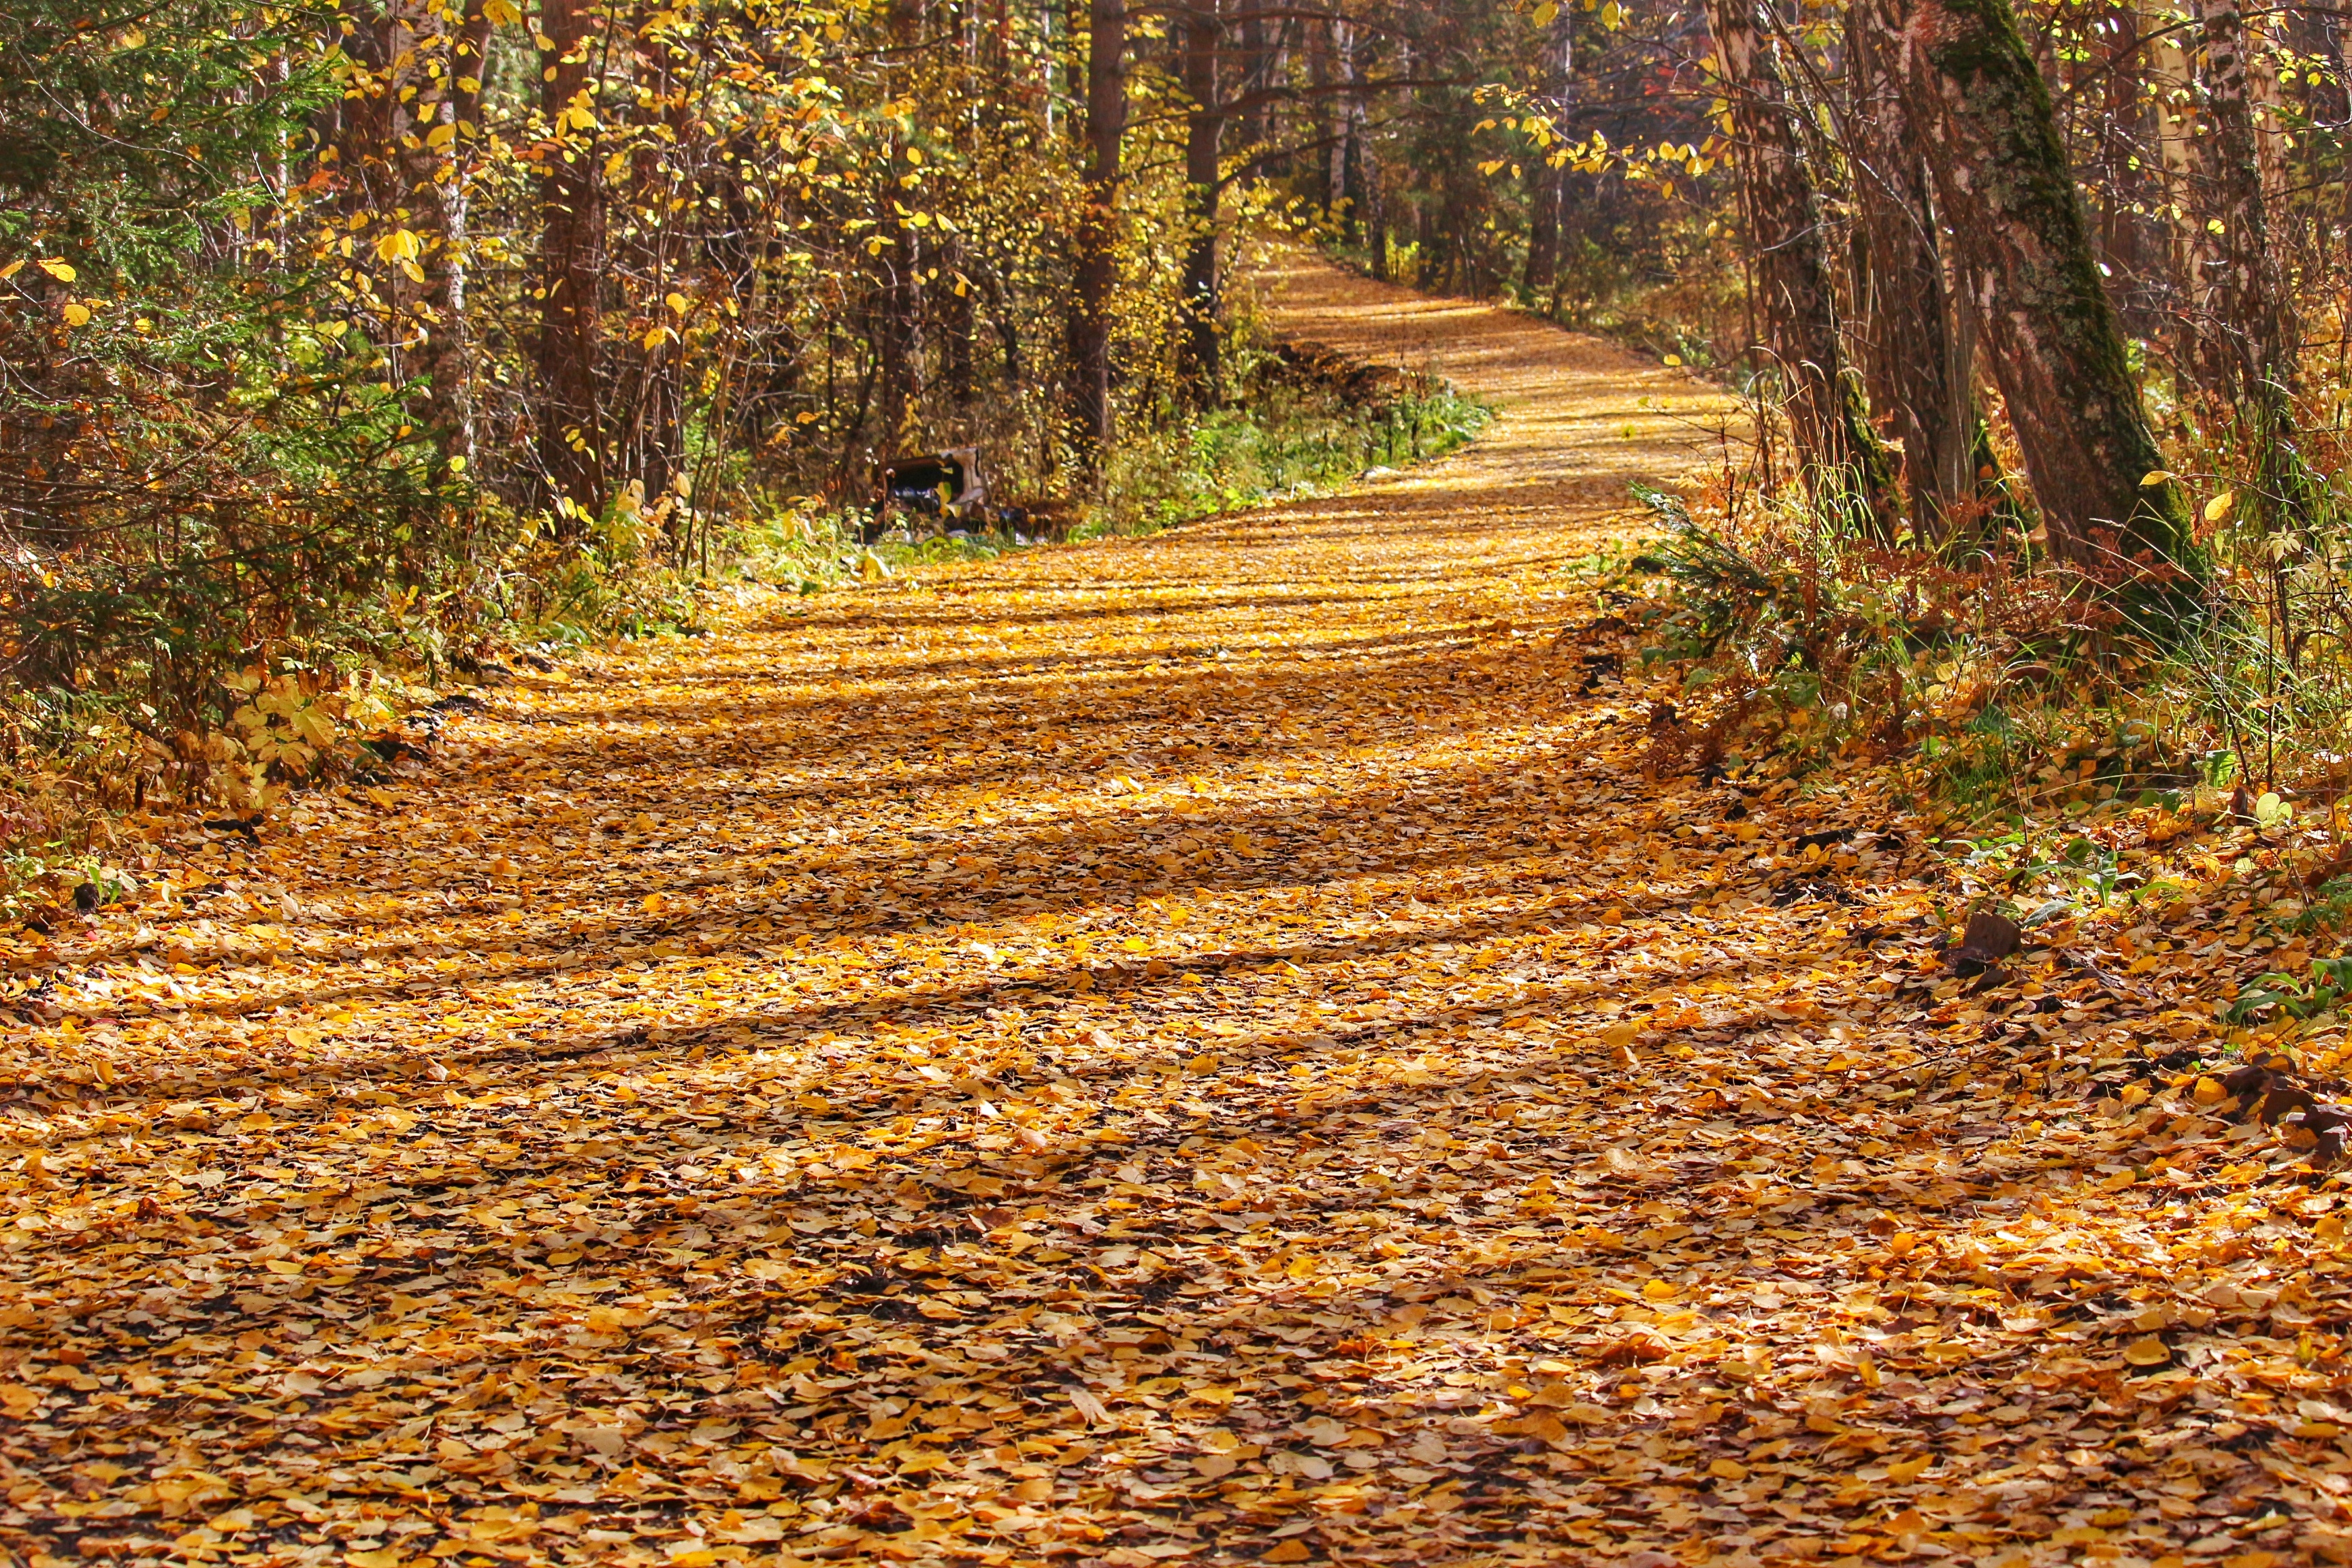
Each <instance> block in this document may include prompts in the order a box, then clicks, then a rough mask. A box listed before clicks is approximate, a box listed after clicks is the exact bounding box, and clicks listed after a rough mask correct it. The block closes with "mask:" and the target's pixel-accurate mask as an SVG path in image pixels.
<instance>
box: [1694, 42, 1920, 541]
mask: <svg viewBox="0 0 2352 1568" xmlns="http://www.w3.org/2000/svg"><path fill="white" fill-rule="evenodd" d="M1758 3H1759V0H1708V5H1707V21H1708V26H1709V29H1710V31H1712V32H1713V34H1714V36H1715V47H1716V52H1717V56H1718V58H1720V60H1721V62H1722V68H1723V77H1724V89H1725V91H1726V93H1727V95H1728V97H1729V98H1730V100H1731V115H1732V124H1733V128H1734V131H1735V132H1736V133H1737V135H1738V143H1739V146H1738V163H1739V174H1740V181H1739V184H1740V192H1741V195H1742V197H1743V200H1744V204H1745V205H1746V208H1747V217H1748V249H1749V251H1750V253H1751V254H1753V255H1754V256H1755V258H1756V288H1757V292H1758V293H1759V295H1760V296H1761V298H1760V300H1759V307H1760V313H1761V315H1762V317H1763V321H1764V327H1765V338H1766V346H1767V347H1768V348H1769V351H1770V353H1771V355H1772V358H1773V360H1774V361H1775V362H1776V363H1775V368H1776V369H1777V370H1778V371H1779V373H1780V377H1781V380H1782V383H1783V384H1784V385H1785V386H1786V387H1787V389H1788V392H1787V406H1788V416H1789V429H1790V437H1791V438H1792V439H1793V440H1794V441H1795V444H1796V449H1797V460H1798V465H1799V468H1800V469H1801V473H1802V475H1803V478H1804V482H1805V485H1806V488H1807V489H1808V490H1809V491H1810V492H1811V494H1812V495H1813V496H1814V497H1815V499H1816V500H1822V501H1826V502H1829V503H1831V504H1832V506H1833V507H1836V508H1839V509H1843V510H1848V511H1849V512H1850V513H1851V514H1852V521H1853V522H1855V523H1856V524H1858V525H1861V526H1863V527H1865V528H1868V529H1870V530H1872V531H1876V532H1880V533H1891V532H1892V530H1893V525H1894V520H1895V506H1894V499H1893V480H1892V478H1891V476H1890V475H1889V473H1888V471H1887V463H1886V456H1885V449H1884V448H1883V447H1881V446H1880V445H1879V443H1878V441H1877V439H1876V437H1875V436H1874V433H1873V432H1872V431H1871V429H1870V426H1868V425H1867V424H1866V423H1865V422H1864V418H1863V411H1862V406H1861V397H1860V394H1859V392H1858V390H1857V389H1856V387H1855V385H1854V378H1853V377H1852V376H1850V375H1848V374H1846V365H1845V352H1844V348H1843V344H1842V342H1840V338H1839V331H1838V310H1837V300H1836V296H1835V294H1834V293H1833V291H1832V286H1831V279H1830V268H1829V259H1828V257H1827V255H1826V253H1825V247H1824V246H1823V243H1822V224H1821V204H1820V202H1819V200H1818V199H1817V197H1816V195H1815V193H1814V190H1813V182H1812V176H1811V171H1810V170H1808V169H1807V167H1806V165H1805V159H1804V154H1803V148H1802V144H1801V142H1799V140H1798V132H1797V126H1796V123H1795V121H1794V119H1793V115H1794V112H1795V106H1794V105H1793V104H1792V103H1791V101H1790V93H1789V89H1788V84H1787V81H1786V80H1785V79H1784V78H1783V76H1782V74H1781V70H1780V61H1779V57H1778V50H1777V48H1776V47H1775V45H1774V43H1773V41H1772V40H1771V39H1770V38H1769V37H1767V35H1766V33H1765V30H1764V25H1763V19H1762V17H1761V16H1760V15H1759V12H1758V8H1757V7H1758Z"/></svg>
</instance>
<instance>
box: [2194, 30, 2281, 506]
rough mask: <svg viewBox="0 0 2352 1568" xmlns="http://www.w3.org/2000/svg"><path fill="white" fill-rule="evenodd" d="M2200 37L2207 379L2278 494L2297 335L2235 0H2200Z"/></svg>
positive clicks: (2200, 257) (2270, 492)
mask: <svg viewBox="0 0 2352 1568" xmlns="http://www.w3.org/2000/svg"><path fill="white" fill-rule="evenodd" d="M2196 11H2197V16H2198V23H2199V31H2200V36H2201V41H2202V43H2203V45H2204V51H2203V58H2202V60H2201V62H2200V71H2199V73H2198V74H2199V85H2200V87H2201V88H2202V89H2204V94H2203V95H2204V99H2205V113H2206V121H2207V124H2206V133H2205V134H2204V135H2203V136H2201V137H2200V138H2199V139H2198V142H2197V148H2198V153H2199V157H2200V162H2201V163H2203V165H2204V167H2203V168H2202V170H2201V171H2200V173H2201V174H2202V175H2203V178H2202V180H2201V181H2200V187H2201V195H2203V197H2204V200H2203V202H2202V204H2200V205H2201V207H2202V211H2201V213H2200V216H2202V217H2203V219H2204V220H2205V221H2204V222H2202V223H2201V224H2200V225H2198V226H2197V237H2198V241H2199V244H2198V248H2197V262H2198V264H2199V265H2198V277H2197V279H2196V283H2197V287H2198V289H2199V292H2200V295H2201V299H2200V303H2201V304H2202V305H2203V307H2204V309H2203V310H2202V311H2201V312H2200V314H2201V316H2202V318H2203V321H2204V323H2205V327H2206V331H2205V342H2204V348H2205V357H2206V361H2207V365H2208V377H2209V384H2210V385H2212V386H2213V387H2214V388H2215V389H2216V390H2217V391H2219V392H2220V393H2221V395H2223V396H2225V397H2227V398H2228V399H2229V400H2230V401H2231V404H2232V405H2235V406H2236V408H2237V410H2238V415H2239V418H2240V420H2241V422H2242V426H2243V433H2244V436H2245V437H2246V439H2247V440H2248V441H2249V442H2250V443H2251V444H2252V447H2254V450H2255V455H2256V459H2257V462H2258V464H2259V465H2260V466H2261V467H2262V468H2263V469H2264V470H2265V471H2264V473H2263V481H2264V482H2263V483H2262V484H2261V485H2260V489H2262V490H2263V493H2264V495H2265V497H2266V499H2269V500H2279V499H2281V498H2279V497H2278V496H2277V495H2276V490H2277V489H2278V487H2277V485H2276V484H2275V483H2273V482H2271V481H2273V480H2275V479H2277V478H2279V477H2280V475H2281V473H2282V472H2283V469H2280V468H2279V464H2278V461H2277V459H2278V458H2282V457H2283V456H2284V454H2283V453H2279V452H2276V451H2274V450H2273V449H2274V448H2278V447H2283V446H2284V445H2286V444H2288V443H2291V442H2292V441H2293V440H2294V410H2293V407H2292V404H2291V399H2292V388H2293V385H2294V349H2293V344H2294V339H2295V332H2294V326H2293V324H2292V323H2293V318H2292V314H2291V307H2290V306H2289V304H2288V302H2287V299H2286V290H2285V289H2284V287H2283V285H2282V284H2281V282H2280V279H2279V274H2278V268H2277V266H2276V259H2275V257H2274V254H2273V248H2272V236H2271V226H2270V214H2269V212H2268V209H2267V204H2266V203H2265V202H2264V200H2263V170H2262V154H2261V147H2260V135H2259V132H2258V131H2257V129H2256V127H2255V122H2254V110H2253V104H2252V99H2251V97H2250V95H2249V93H2248V90H2247V72H2246V31H2245V23H2244V20H2243V18H2242V16H2240V15H2239V11H2238V0H2196Z"/></svg>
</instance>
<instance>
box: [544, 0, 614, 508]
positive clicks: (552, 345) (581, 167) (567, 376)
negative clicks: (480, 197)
mask: <svg viewBox="0 0 2352 1568" xmlns="http://www.w3.org/2000/svg"><path fill="white" fill-rule="evenodd" d="M540 31H541V33H542V34H543V35H544V36H545V37H546V38H547V40H548V44H547V47H546V48H545V49H544V50H543V51H542V52H541V62H540V64H541V89H540V100H541V108H542V110H544V111H545V113H546V115H547V118H548V121H549V123H550V125H551V128H552V129H553V130H554V132H555V133H556V134H555V142H556V145H555V147H554V148H553V149H552V150H551V151H550V152H549V153H548V154H547V159H546V162H545V163H544V164H543V165H542V170H541V176H540V212H541V219H540V286H541V289H542V290H543V292H542V294H541V301H540V316H539V383H540V414H539V460H540V468H541V473H542V475H543V476H544V479H545V483H546V485H547V488H548V499H549V500H551V502H554V503H557V510H558V522H557V529H558V531H559V532H562V533H564V534H566V535H570V534H573V533H577V532H578V531H580V529H581V527H582V526H583V524H584V522H585V520H586V519H588V518H591V517H593V516H594V515H596V512H597V510H599V509H600V508H601V507H602V506H603V504H604V428H603V423H602V420H601V419H600V417H599V415H600V408H599V398H598V395H597V391H598V388H597V376H598V364H597V347H598V335H599V334H598V331H597V326H598V321H597V317H598V310H597V296H598V293H599V285H600V280H601V278H602V275H603V271H604V183H603V177H602V174H601V170H600V167H599V162H598V156H597V148H596V142H597V134H596V133H597V129H598V126H597V119H596V115H597V110H598V104H597V102H596V95H595V91H594V87H595V76H596V72H595V71H594V68H593V65H592V62H591V59H590V56H591V54H592V53H593V51H594V50H595V49H596V48H597V47H599V33H598V29H597V26H596V13H595V9H594V7H593V5H591V4H589V0H541V6H540ZM563 502H569V503H571V509H572V510H568V511H567V510H565V509H564V508H563V507H562V504H561V503H563Z"/></svg>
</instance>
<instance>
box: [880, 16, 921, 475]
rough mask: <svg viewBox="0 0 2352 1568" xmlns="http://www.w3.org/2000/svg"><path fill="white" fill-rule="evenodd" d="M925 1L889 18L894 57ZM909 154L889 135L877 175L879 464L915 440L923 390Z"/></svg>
mask: <svg viewBox="0 0 2352 1568" xmlns="http://www.w3.org/2000/svg"><path fill="white" fill-rule="evenodd" d="M923 20H924V0H897V3H896V4H893V5H891V7H890V12H889V24H888V26H889V38H890V45H891V48H892V52H893V55H894V57H898V58H904V57H906V56H908V55H909V54H910V53H911V51H912V50H913V49H914V48H915V47H916V46H917V45H918V44H919V42H920V41H921V38H922V35H923ZM904 152H905V150H904V149H903V148H902V147H901V146H900V145H899V142H898V133H897V132H895V131H893V132H889V133H888V155H887V157H886V158H885V159H884V160H883V162H882V164H881V166H880V168H879V169H878V171H877V178H876V183H875V190H874V237H875V238H876V239H877V240H879V241H880V242H881V245H880V248H879V249H877V250H876V251H875V252H874V256H873V260H874V283H875V295H874V354H875V359H876V362H877V365H876V371H875V375H876V387H875V391H876V410H877V416H878V423H879V428H878V429H877V432H876V435H875V444H876V451H875V456H876V457H877V458H887V457H890V456H891V455H893V454H894V453H896V452H898V451H900V450H901V449H903V447H904V446H905V444H906V443H908V441H910V440H911V439H913V437H914V435H915V416H916V407H917V403H918V399H919V393H920V389H919V387H918V386H917V384H916V372H917V369H918V366H919V361H920V357H921V355H920V344H919V342H917V333H918V330H919V329H918V324H917V321H916V312H917V310H918V308H919V304H920V302H921V296H920V293H919V290H918V289H917V288H916V286H915V279H916V268H915V246H914V237H913V236H912V235H910V234H909V233H908V228H907V225H906V223H905V221H904V220H902V219H901V218H900V217H899V216H898V206H899V201H898V192H899V185H898V181H899V179H900V177H901V175H902V174H903V173H904V170H903V169H902V167H901V163H900V160H901V158H902V157H903V156H904Z"/></svg>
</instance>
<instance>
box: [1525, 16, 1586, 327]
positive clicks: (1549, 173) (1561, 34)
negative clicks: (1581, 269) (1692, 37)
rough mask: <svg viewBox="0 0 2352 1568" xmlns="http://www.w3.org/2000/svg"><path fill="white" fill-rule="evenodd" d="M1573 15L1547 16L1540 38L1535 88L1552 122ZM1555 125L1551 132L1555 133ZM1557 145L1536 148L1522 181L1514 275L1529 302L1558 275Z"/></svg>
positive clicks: (1566, 78)
mask: <svg viewBox="0 0 2352 1568" xmlns="http://www.w3.org/2000/svg"><path fill="white" fill-rule="evenodd" d="M1572 18H1573V13H1572V12H1569V11H1562V12H1561V13H1560V15H1559V16H1557V17H1555V18H1553V21H1552V25H1551V34H1550V37H1548V38H1546V39H1545V40H1544V60H1543V68H1542V75H1541V78H1540V79H1539V81H1538V91H1539V92H1540V93H1541V94H1542V95H1543V110H1544V111H1545V112H1546V113H1548V114H1549V115H1551V116H1553V117H1554V119H1555V121H1558V120H1559V118H1560V117H1562V116H1564V115H1565V113H1566V111H1567V109H1568V89H1569V82H1570V61H1571V50H1572V48H1573V47H1574V37H1575V28H1576V24H1575V22H1574V20H1573V19H1572ZM1557 129H1558V128H1557V125H1555V133H1557ZM1557 151H1559V149H1558V148H1557V147H1552V146H1543V147H1538V148H1537V149H1536V154H1535V155H1536V166H1535V167H1534V169H1532V170H1531V171H1529V174H1528V260H1527V267H1526V268H1525V270H1524V271H1523V272H1522V273H1521V274H1520V278H1519V288H1520V290H1521V291H1522V292H1523V293H1524V294H1526V296H1527V298H1528V302H1529V303H1530V304H1532V303H1534V302H1535V301H1536V300H1540V299H1542V298H1543V296H1544V295H1545V294H1547V293H1549V291H1550V289H1551V286H1552V283H1553V281H1554V280H1555V279H1557V277H1558V276H1559V219H1560V202H1561V199H1562V197H1563V196H1564V195H1566V193H1567V190H1568V171H1567V169H1565V168H1564V167H1562V166H1561V165H1560V164H1559V163H1557V162H1555V161H1554V159H1553V156H1552V154H1553V153H1556V152H1557Z"/></svg>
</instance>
